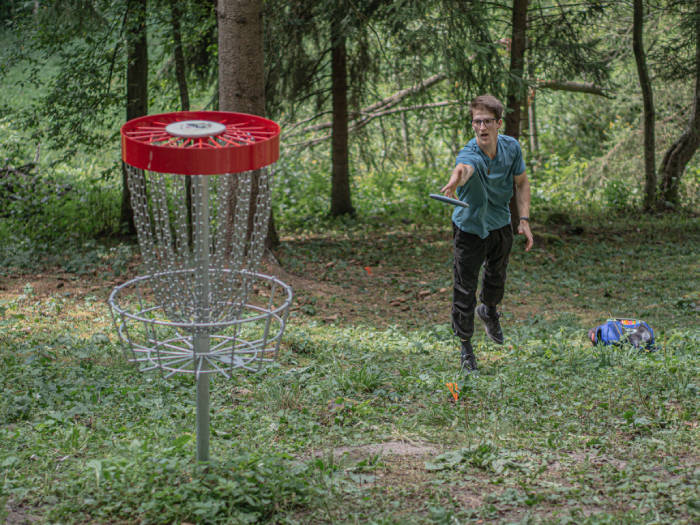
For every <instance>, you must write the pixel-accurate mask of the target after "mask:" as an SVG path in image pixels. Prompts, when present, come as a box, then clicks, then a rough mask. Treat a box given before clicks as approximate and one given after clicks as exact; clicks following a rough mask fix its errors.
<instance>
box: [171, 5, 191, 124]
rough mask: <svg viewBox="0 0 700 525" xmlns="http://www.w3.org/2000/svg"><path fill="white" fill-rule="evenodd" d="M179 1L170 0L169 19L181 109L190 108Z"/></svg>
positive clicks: (187, 109) (186, 109)
mask: <svg viewBox="0 0 700 525" xmlns="http://www.w3.org/2000/svg"><path fill="white" fill-rule="evenodd" d="M181 16H182V11H181V10H180V3H179V2H178V0H170V21H171V26H172V29H173V42H174V43H175V46H174V47H175V48H174V49H173V54H174V58H175V78H176V79H177V86H178V89H179V90H180V107H181V109H182V111H189V110H190V94H189V91H188V89H187V70H186V69H185V56H184V54H183V52H182V33H181V31H180V17H181Z"/></svg>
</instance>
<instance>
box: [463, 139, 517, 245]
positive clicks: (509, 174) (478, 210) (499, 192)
mask: <svg viewBox="0 0 700 525" xmlns="http://www.w3.org/2000/svg"><path fill="white" fill-rule="evenodd" d="M459 163H462V164H471V165H472V166H474V174H473V175H472V176H471V178H470V179H469V180H468V181H467V183H466V184H465V185H464V186H459V187H458V188H457V197H458V198H459V200H462V201H464V202H466V203H468V204H469V207H468V208H463V207H462V206H455V210H454V213H452V222H454V223H455V224H456V225H457V227H458V228H459V229H460V230H462V231H464V232H467V233H473V234H475V235H478V236H479V237H481V238H482V239H485V238H486V237H488V236H489V232H490V231H493V230H497V229H499V228H502V227H503V226H505V225H507V224H510V208H509V207H508V203H509V202H510V199H511V197H512V196H513V177H515V176H516V175H520V174H521V173H523V172H524V171H525V161H524V160H523V153H522V151H521V149H520V143H519V142H518V141H517V140H516V139H514V138H513V137H509V136H508V135H498V143H497V151H496V156H495V157H494V158H493V159H490V158H489V156H488V155H486V153H484V152H483V151H481V148H480V147H479V146H478V145H477V143H476V138H473V139H471V140H470V141H469V142H468V143H467V145H466V146H464V148H462V151H460V152H459V154H458V155H457V161H456V162H455V166H456V165H457V164H459Z"/></svg>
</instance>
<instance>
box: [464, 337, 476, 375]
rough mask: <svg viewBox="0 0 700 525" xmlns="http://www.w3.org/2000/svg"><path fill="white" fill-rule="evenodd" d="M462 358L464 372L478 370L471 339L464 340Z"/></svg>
mask: <svg viewBox="0 0 700 525" xmlns="http://www.w3.org/2000/svg"><path fill="white" fill-rule="evenodd" d="M461 358H462V359H461V363H462V370H463V371H464V372H467V373H469V372H476V371H477V370H478V368H477V366H476V357H474V350H473V349H472V344H471V342H470V341H462V353H461Z"/></svg>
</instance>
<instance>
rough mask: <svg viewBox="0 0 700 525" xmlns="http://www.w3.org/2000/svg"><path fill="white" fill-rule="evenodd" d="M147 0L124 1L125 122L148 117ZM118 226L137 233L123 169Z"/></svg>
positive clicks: (123, 169)
mask: <svg viewBox="0 0 700 525" xmlns="http://www.w3.org/2000/svg"><path fill="white" fill-rule="evenodd" d="M147 7H148V6H147V0H127V5H126V9H127V12H126V19H125V20H126V24H125V25H126V54H127V59H126V120H131V119H134V118H137V117H141V116H143V115H146V114H147V113H148V38H147V35H146V13H147ZM122 188H123V190H122V203H121V222H122V224H124V225H125V226H126V228H127V230H128V232H129V233H131V234H133V233H136V228H135V225H134V214H133V210H132V209H131V198H130V194H129V186H128V185H127V183H126V169H125V168H124V167H123V168H122Z"/></svg>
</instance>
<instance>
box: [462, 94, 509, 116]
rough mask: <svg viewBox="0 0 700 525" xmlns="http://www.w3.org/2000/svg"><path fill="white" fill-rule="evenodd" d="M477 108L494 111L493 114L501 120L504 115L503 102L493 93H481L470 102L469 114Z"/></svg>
mask: <svg viewBox="0 0 700 525" xmlns="http://www.w3.org/2000/svg"><path fill="white" fill-rule="evenodd" d="M475 109H485V110H486V111H490V112H491V113H493V116H494V117H496V118H497V119H498V120H501V117H502V116H503V104H501V101H500V100H498V99H497V98H496V97H494V96H493V95H479V96H478V97H476V98H475V99H474V100H472V102H471V104H469V116H470V117H471V116H472V112H473V111H474V110H475Z"/></svg>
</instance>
